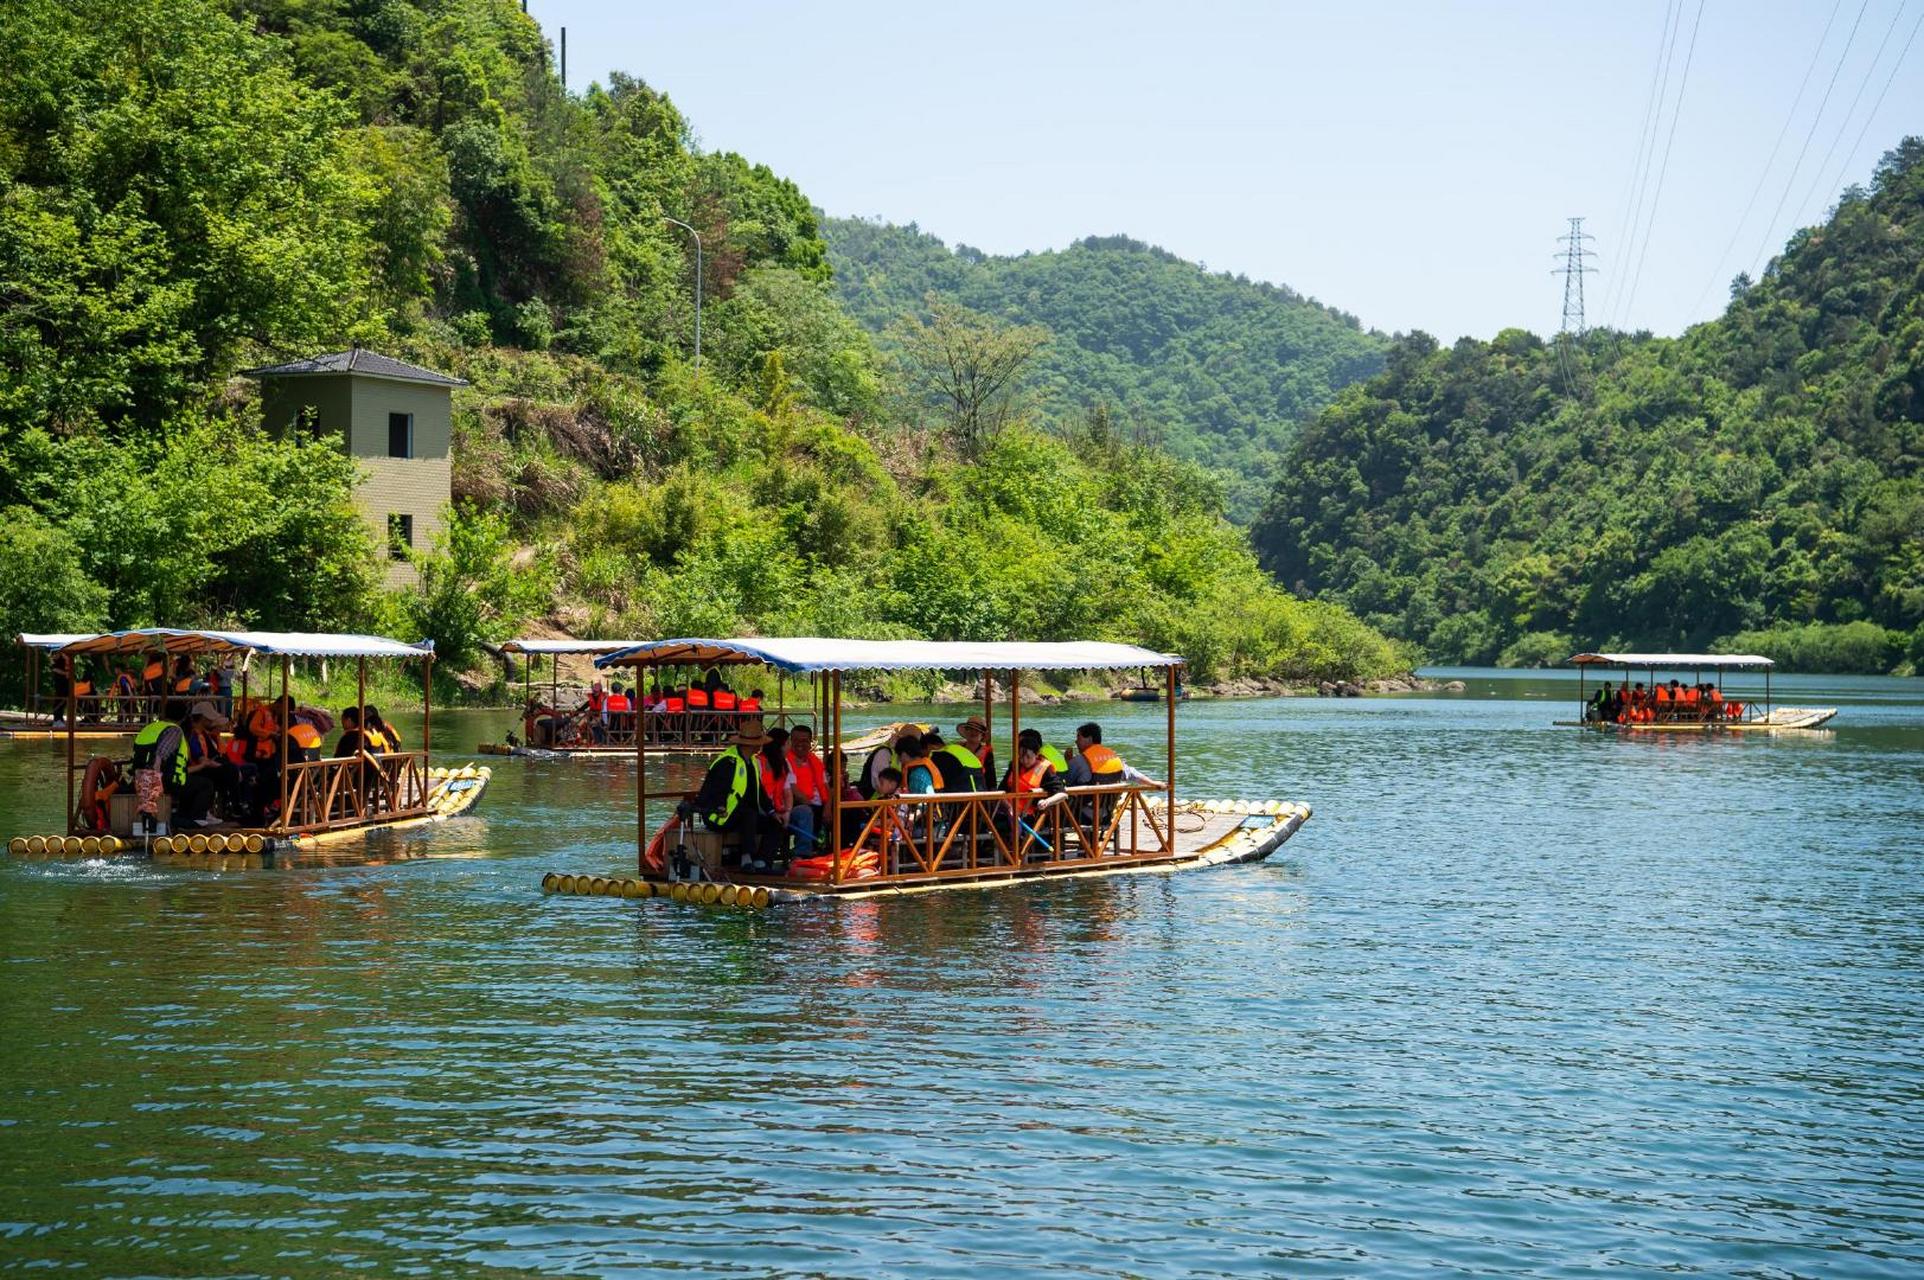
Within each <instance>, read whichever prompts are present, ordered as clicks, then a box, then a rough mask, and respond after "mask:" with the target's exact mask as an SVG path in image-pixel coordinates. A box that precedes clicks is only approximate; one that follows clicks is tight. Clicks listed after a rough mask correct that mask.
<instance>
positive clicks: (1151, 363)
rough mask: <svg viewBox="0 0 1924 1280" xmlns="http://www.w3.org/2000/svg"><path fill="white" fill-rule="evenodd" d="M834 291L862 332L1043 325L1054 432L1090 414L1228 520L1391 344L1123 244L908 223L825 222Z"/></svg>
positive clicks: (1042, 385) (1270, 294)
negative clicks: (1198, 472) (1190, 474)
mask: <svg viewBox="0 0 1924 1280" xmlns="http://www.w3.org/2000/svg"><path fill="white" fill-rule="evenodd" d="M823 228H824V232H825V234H826V235H827V238H828V242H829V253H830V260H831V261H832V262H833V263H834V264H835V287H836V291H837V293H838V294H839V296H840V297H841V298H842V301H843V302H844V304H845V305H846V306H847V307H848V308H849V310H850V311H851V312H852V313H853V314H854V315H855V316H856V318H857V319H859V320H860V321H861V322H862V323H863V324H864V325H866V326H867V327H868V328H869V329H870V330H871V331H873V332H875V333H878V334H881V333H886V332H887V331H889V330H890V329H891V327H892V326H895V325H897V324H899V323H900V322H901V320H902V318H903V317H904V316H908V315H914V314H921V313H923V312H924V311H925V310H926V303H925V301H924V299H925V297H926V296H927V295H929V294H931V293H932V294H934V295H935V296H936V297H938V298H941V299H943V300H945V301H947V302H952V303H956V304H959V305H961V306H965V307H968V308H971V309H972V310H975V311H978V312H981V313H983V314H985V315H989V316H993V317H995V318H997V319H999V320H1002V321H1005V322H1007V323H1011V324H1035V325H1040V326H1042V327H1043V328H1045V329H1047V330H1048V331H1049V333H1050V334H1051V335H1052V338H1051V341H1050V343H1049V345H1048V347H1047V348H1045V349H1044V350H1043V351H1042V352H1041V353H1040V354H1039V355H1038V357H1037V360H1036V364H1035V368H1034V370H1033V371H1032V375H1031V376H1030V377H1029V378H1028V379H1027V381H1028V385H1029V389H1030V390H1031V392H1032V393H1033V399H1034V403H1035V406H1036V408H1037V410H1038V412H1039V413H1040V415H1041V418H1042V420H1043V421H1045V422H1047V423H1051V424H1054V425H1056V426H1063V425H1066V424H1070V423H1073V422H1076V421H1078V420H1080V419H1081V418H1082V417H1084V416H1085V415H1086V414H1087V413H1089V412H1090V411H1091V410H1093V409H1094V408H1096V407H1097V406H1098V405H1101V406H1107V408H1108V411H1109V412H1110V413H1112V414H1113V415H1116V416H1117V417H1118V418H1119V419H1120V420H1121V421H1123V422H1127V423H1128V424H1130V427H1131V428H1132V429H1133V430H1135V431H1137V432H1138V433H1139V434H1142V435H1143V436H1144V437H1145V438H1147V439H1150V440H1153V441H1155V442H1157V443H1159V444H1161V445H1162V446H1163V447H1165V448H1167V449H1169V450H1170V451H1171V452H1173V453H1175V454H1176V455H1177V456H1178V457H1182V458H1187V459H1191V460H1193V461H1198V462H1202V463H1204V464H1205V465H1207V466H1209V467H1211V468H1214V469H1216V470H1218V471H1220V472H1221V473H1222V475H1223V476H1224V481H1225V490H1226V493H1227V496H1228V503H1229V511H1230V514H1231V515H1232V516H1233V517H1235V518H1236V519H1238V520H1247V519H1249V518H1250V517H1252V516H1254V515H1255V513H1256V510H1257V508H1258V507H1259V506H1260V504H1261V502H1262V498H1263V494H1264V492H1265V491H1266V489H1267V486H1268V481H1269V467H1270V465H1271V464H1272V462H1273V461H1274V456H1275V451H1276V450H1277V448H1278V447H1280V446H1281V444H1282V443H1283V442H1284V441H1285V440H1287V439H1288V438H1289V435H1290V433H1291V432H1292V431H1293V430H1294V428H1295V425H1296V423H1298V422H1299V421H1300V420H1302V419H1303V418H1305V417H1307V416H1308V415H1310V414H1312V413H1314V412H1315V411H1316V410H1317V409H1319V408H1321V407H1322V406H1323V405H1324V404H1325V403H1327V402H1328V400H1329V398H1330V396H1331V395H1332V394H1333V393H1334V392H1335V391H1336V390H1337V389H1338V388H1340V387H1343V386H1346V385H1348V384H1349V383H1352V382H1355V381H1357V380H1358V379H1360V378H1364V377H1368V376H1369V375H1370V374H1373V373H1375V372H1376V371H1377V370H1379V369H1380V368H1382V352H1383V349H1384V348H1385V347H1386V346H1387V345H1388V341H1387V339H1386V338H1384V337H1383V336H1382V335H1379V334H1375V333H1370V332H1366V331H1364V330H1363V328H1362V327H1361V326H1360V325H1359V324H1358V323H1357V322H1356V320H1355V318H1354V317H1351V316H1347V315H1344V314H1343V313H1341V312H1338V311H1334V310H1332V309H1330V308H1327V307H1324V306H1322V305H1320V304H1318V303H1316V302H1314V301H1312V300H1310V299H1307V298H1304V297H1303V296H1302V295H1300V294H1297V293H1295V292H1293V291H1292V290H1289V289H1286V288H1281V287H1278V286H1276V285H1269V284H1260V283H1254V282H1251V281H1250V280H1248V279H1246V278H1244V277H1240V276H1231V275H1228V274H1226V273H1211V272H1209V271H1207V270H1206V269H1204V268H1203V267H1201V266H1199V265H1197V264H1195V263H1190V262H1185V261H1183V260H1182V259H1180V258H1178V257H1176V256H1175V255H1174V254H1171V253H1167V252H1165V251H1164V250H1161V249H1156V248H1152V247H1150V246H1149V245H1145V244H1142V243H1140V242H1139V241H1135V240H1131V239H1129V238H1127V237H1125V236H1092V237H1090V238H1088V239H1086V240H1080V241H1077V242H1076V243H1075V244H1073V245H1071V246H1070V247H1069V248H1067V249H1064V250H1062V251H1060V252H1049V253H1027V254H1022V255H1020V256H1017V257H1008V258H1003V257H991V256H989V255H986V254H983V253H981V252H980V251H978V250H975V249H971V248H969V247H967V246H966V245H964V246H957V247H956V248H954V249H950V248H949V246H947V245H945V244H943V243H942V241H940V240H938V239H936V238H935V237H934V236H931V235H927V234H925V233H923V232H922V231H920V230H918V229H917V228H915V227H914V226H908V227H894V226H888V225H885V224H881V223H876V222H868V221H862V220H857V219H836V218H830V219H828V220H826V221H825V222H824V223H823Z"/></svg>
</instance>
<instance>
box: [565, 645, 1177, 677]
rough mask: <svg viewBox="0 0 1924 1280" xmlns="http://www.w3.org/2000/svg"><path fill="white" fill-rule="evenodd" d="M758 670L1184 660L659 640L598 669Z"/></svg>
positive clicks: (1107, 653)
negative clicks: (733, 667) (743, 666)
mask: <svg viewBox="0 0 1924 1280" xmlns="http://www.w3.org/2000/svg"><path fill="white" fill-rule="evenodd" d="M738 663H758V664H760V665H762V666H765V667H773V668H775V669H776V670H777V671H784V672H788V673H790V674H806V673H811V672H829V671H1107V670H1114V669H1120V668H1137V667H1158V668H1166V667H1180V666H1182V665H1183V659H1182V657H1181V655H1179V654H1173V653H1157V652H1155V651H1154V650H1152V649H1142V648H1138V647H1137V646H1135V645H1132V644H1111V643H1109V642H1107V641H1100V640H1076V641H1066V642H1035V643H1024V642H1013V641H986V640H985V641H969V640H956V641H946V640H841V639H835V638H832V637H823V636H796V637H792V638H785V639H766V640H699V639H684V640H655V641H650V642H649V643H647V644H637V645H632V646H630V647H628V648H625V649H619V650H616V651H615V652H613V653H609V654H606V655H604V656H602V657H599V658H596V659H595V665H596V666H597V667H652V666H667V665H676V666H700V667H709V666H727V665H730V664H738Z"/></svg>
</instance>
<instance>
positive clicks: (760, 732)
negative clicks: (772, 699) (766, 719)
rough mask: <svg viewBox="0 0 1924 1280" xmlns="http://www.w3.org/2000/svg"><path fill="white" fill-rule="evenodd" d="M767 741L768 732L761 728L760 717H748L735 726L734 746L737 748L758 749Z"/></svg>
mask: <svg viewBox="0 0 1924 1280" xmlns="http://www.w3.org/2000/svg"><path fill="white" fill-rule="evenodd" d="M767 741H768V732H767V730H765V729H763V728H762V718H761V717H760V716H749V717H747V718H746V719H744V720H743V721H742V722H741V723H740V724H738V725H736V726H735V745H736V746H738V747H759V746H762V745H763V744H765V743H766V742H767Z"/></svg>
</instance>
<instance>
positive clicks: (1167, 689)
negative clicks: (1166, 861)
mask: <svg viewBox="0 0 1924 1280" xmlns="http://www.w3.org/2000/svg"><path fill="white" fill-rule="evenodd" d="M1163 671H1164V676H1165V678H1164V683H1163V700H1164V701H1165V702H1167V703H1168V704H1169V739H1168V742H1167V748H1168V758H1167V762H1166V763H1165V764H1164V765H1163V768H1164V769H1165V770H1166V771H1167V772H1166V773H1165V774H1164V776H1163V780H1162V782H1163V786H1164V787H1165V788H1166V790H1164V792H1163V793H1162V794H1163V800H1164V801H1165V803H1166V804H1167V805H1168V808H1167V809H1165V810H1164V813H1165V814H1166V816H1167V817H1168V822H1167V823H1166V824H1164V826H1163V829H1162V851H1163V852H1164V853H1174V852H1175V851H1176V668H1175V667H1174V666H1169V667H1165V668H1164V669H1163Z"/></svg>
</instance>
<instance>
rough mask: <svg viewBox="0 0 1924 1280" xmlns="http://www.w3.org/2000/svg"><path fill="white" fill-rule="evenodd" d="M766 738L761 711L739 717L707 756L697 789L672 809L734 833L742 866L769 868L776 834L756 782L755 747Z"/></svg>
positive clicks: (778, 834)
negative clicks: (719, 749)
mask: <svg viewBox="0 0 1924 1280" xmlns="http://www.w3.org/2000/svg"><path fill="white" fill-rule="evenodd" d="M767 742H768V734H767V732H766V731H765V730H764V729H763V728H762V719H761V717H760V716H747V717H744V718H743V719H742V720H741V722H740V723H739V724H737V725H736V727H735V736H734V737H733V739H731V740H730V742H729V744H728V746H727V747H725V748H724V749H723V750H722V753H721V754H720V755H718V756H716V757H715V758H714V759H713V760H711V761H709V762H708V773H707V775H706V776H705V777H703V778H702V780H701V790H700V791H698V792H697V793H696V794H695V798H694V799H693V800H692V801H691V800H684V801H682V802H681V805H680V806H679V808H678V809H677V812H679V813H681V814H682V816H684V817H686V816H688V815H689V814H691V813H692V814H699V815H700V817H701V824H702V826H703V827H705V828H706V829H707V830H709V831H715V832H720V833H722V834H729V833H733V834H734V835H736V836H737V837H738V839H739V840H740V847H741V860H742V869H743V870H744V871H767V870H769V869H770V867H771V864H772V863H773V862H774V859H775V853H776V849H777V847H778V846H779V844H780V840H781V835H782V826H781V823H779V822H777V821H776V819H775V811H774V808H773V806H772V805H771V804H770V803H769V799H768V793H767V792H766V791H765V790H764V789H763V787H762V762H761V748H762V747H763V746H764V745H766V744H767Z"/></svg>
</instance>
